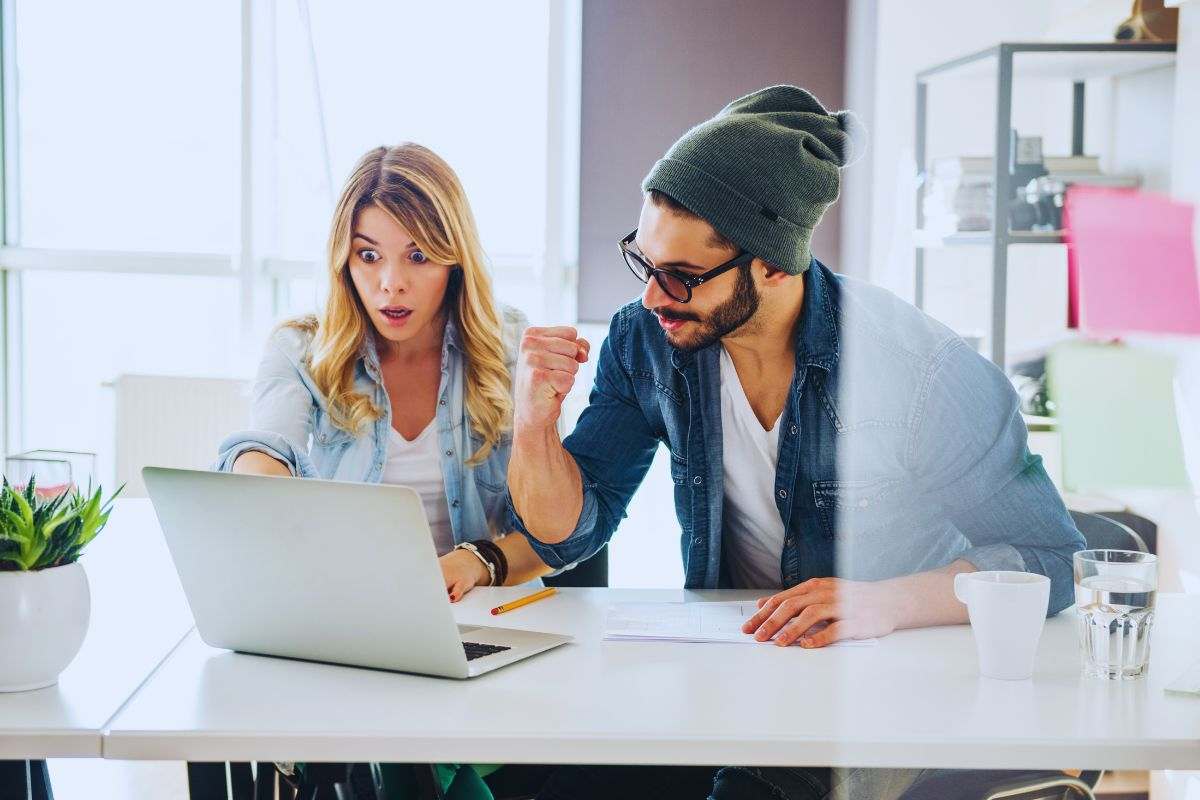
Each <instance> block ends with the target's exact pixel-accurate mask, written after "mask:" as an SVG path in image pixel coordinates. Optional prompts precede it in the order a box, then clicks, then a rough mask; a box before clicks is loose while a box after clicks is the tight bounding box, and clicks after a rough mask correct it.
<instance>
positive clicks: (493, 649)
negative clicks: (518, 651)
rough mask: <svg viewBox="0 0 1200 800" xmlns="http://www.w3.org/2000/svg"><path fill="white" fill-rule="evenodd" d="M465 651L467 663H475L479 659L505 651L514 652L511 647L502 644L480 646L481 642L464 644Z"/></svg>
mask: <svg viewBox="0 0 1200 800" xmlns="http://www.w3.org/2000/svg"><path fill="white" fill-rule="evenodd" d="M463 650H465V651H466V652H467V661H474V660H475V659H477V658H483V657H484V656H490V655H494V654H496V653H503V652H504V651H505V650H512V648H511V647H505V646H504V645H502V644H480V643H479V642H463Z"/></svg>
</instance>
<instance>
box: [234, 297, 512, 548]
mask: <svg viewBox="0 0 1200 800" xmlns="http://www.w3.org/2000/svg"><path fill="white" fill-rule="evenodd" d="M499 310H500V314H501V323H502V332H501V333H502V338H503V341H504V351H505V361H506V363H507V365H508V370H509V374H510V375H513V374H515V369H516V360H517V350H518V347H519V343H520V339H521V334H522V333H523V332H524V330H525V327H526V325H527V323H526V320H525V316H524V315H523V314H522V313H521V312H519V311H517V310H515V309H511V308H505V307H501V309H499ZM311 338H312V337H311V336H310V335H309V334H308V333H305V332H304V331H302V330H298V329H296V328H290V327H283V328H280V329H279V330H278V331H276V332H275V334H274V335H273V336H272V337H271V339H270V341H269V342H268V343H267V348H266V352H265V353H264V355H263V359H262V363H261V364H260V365H259V369H258V375H257V377H256V378H255V381H254V390H253V392H254V397H253V406H252V411H251V423H250V429H249V430H243V431H237V432H236V433H232V434H230V435H229V436H227V437H226V438H225V440H224V441H223V442H221V445H220V456H219V458H218V461H217V464H216V469H219V470H224V471H228V470H230V469H232V467H233V462H234V461H235V460H237V457H238V456H240V455H241V454H242V453H244V452H246V451H247V450H261V451H262V452H264V453H267V454H268V455H270V456H272V457H274V458H277V459H279V460H280V461H282V462H284V463H285V464H287V465H288V468H289V469H290V470H291V471H292V474H293V475H296V476H298V477H301V478H326V479H330V480H339V481H354V482H360V483H379V482H380V480H381V479H382V477H383V467H384V464H385V462H386V461H387V447H388V437H389V436H390V433H391V427H392V405H391V402H390V400H389V399H388V395H387V391H386V390H385V389H384V386H383V380H382V378H381V377H380V372H379V356H378V354H377V353H376V351H375V344H374V337H371V336H368V337H366V340H365V342H364V344H363V348H362V353H361V357H360V358H359V360H358V362H357V363H356V365H355V368H354V369H355V373H354V375H355V377H354V387H355V389H356V390H357V391H360V392H363V393H364V394H366V395H367V396H368V397H370V398H371V399H372V401H374V403H375V405H376V406H377V407H378V408H380V409H382V410H383V412H384V413H383V414H382V415H381V416H380V418H379V419H377V420H375V421H374V422H373V423H371V424H370V425H369V426H367V428H366V429H365V430H364V431H363V432H361V433H360V434H358V435H354V434H351V433H348V432H346V431H344V430H342V429H341V428H338V427H336V426H335V425H334V424H333V420H332V419H331V418H330V416H329V409H328V401H327V400H326V398H325V396H324V395H323V394H322V393H321V391H320V389H318V388H317V387H316V384H314V383H313V380H312V376H311V375H309V372H308V352H309V346H310V344H311ZM465 362H466V355H465V353H464V351H463V347H462V342H461V339H460V335H459V332H458V328H457V326H456V325H455V324H454V321H453V319H451V320H449V321H447V323H446V332H445V334H444V335H443V337H442V377H441V381H440V384H439V386H438V405H437V411H436V414H435V419H436V425H437V435H438V445H439V450H440V452H441V453H442V458H441V466H442V478H443V480H444V481H445V484H446V504H447V505H448V506H449V509H450V527H451V530H452V531H453V533H454V541H455V543H460V542H464V541H470V540H472V539H479V538H484V537H486V536H488V535H489V533H492V534H495V533H499V532H503V531H507V530H511V529H510V528H507V527H505V526H506V525H507V524H508V522H509V515H508V510H507V507H506V505H505V495H506V492H507V473H508V459H509V455H510V453H511V451H512V435H511V434H509V433H506V434H504V436H503V437H502V438H501V441H500V442H499V443H498V444H497V445H496V446H495V447H494V448H492V451H491V453H489V454H488V457H487V458H486V459H485V460H484V461H483V462H482V463H480V464H477V465H475V466H473V467H471V466H467V465H466V464H465V463H464V462H465V461H466V459H468V458H469V457H470V456H471V454H472V453H474V452H475V450H476V449H477V448H478V447H479V445H480V439H479V438H478V437H477V436H476V435H475V433H474V432H473V431H472V430H471V426H470V424H469V420H468V417H467V412H466V407H465V404H464V402H463V397H464V390H465V384H464V379H465V366H464V365H465Z"/></svg>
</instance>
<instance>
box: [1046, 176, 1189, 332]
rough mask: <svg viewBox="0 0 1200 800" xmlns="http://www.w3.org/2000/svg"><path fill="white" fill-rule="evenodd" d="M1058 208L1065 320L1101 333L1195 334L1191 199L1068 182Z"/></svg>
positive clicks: (1084, 329)
mask: <svg viewBox="0 0 1200 800" xmlns="http://www.w3.org/2000/svg"><path fill="white" fill-rule="evenodd" d="M1063 212H1064V213H1063V227H1064V228H1065V229H1066V238H1067V294H1068V309H1067V319H1068V324H1069V325H1071V326H1072V327H1078V328H1079V329H1080V330H1082V331H1083V332H1084V333H1089V334H1095V335H1100V336H1119V335H1121V334H1123V333H1133V332H1144V333H1168V334H1184V335H1200V277H1198V276H1197V267H1196V253H1195V247H1194V245H1193V242H1192V220H1193V218H1194V215H1195V209H1194V208H1193V207H1192V206H1191V205H1190V204H1188V203H1181V202H1178V201H1175V200H1172V199H1170V198H1169V197H1165V196H1163V195H1157V194H1151V193H1148V192H1140V191H1133V190H1128V189H1105V188H1100V187H1095V186H1072V187H1071V188H1070V189H1068V190H1067V197H1066V201H1065V206H1064V208H1063Z"/></svg>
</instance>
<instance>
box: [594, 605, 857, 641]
mask: <svg viewBox="0 0 1200 800" xmlns="http://www.w3.org/2000/svg"><path fill="white" fill-rule="evenodd" d="M756 611H758V606H757V604H756V603H755V602H754V601H753V600H742V601H732V602H724V603H614V604H613V605H611V606H609V607H608V613H607V614H606V615H605V620H604V638H605V639H608V640H612V641H627V642H628V641H637V642H727V643H739V644H764V642H757V641H755V639H754V635H753V634H750V633H742V623H744V622H745V621H746V620H748V619H750V617H752V616H754V613H755V612H756ZM877 642H878V640H877V639H848V640H846V641H843V642H837V643H836V644H837V645H842V646H858V647H862V646H869V645H873V644H876V643H877Z"/></svg>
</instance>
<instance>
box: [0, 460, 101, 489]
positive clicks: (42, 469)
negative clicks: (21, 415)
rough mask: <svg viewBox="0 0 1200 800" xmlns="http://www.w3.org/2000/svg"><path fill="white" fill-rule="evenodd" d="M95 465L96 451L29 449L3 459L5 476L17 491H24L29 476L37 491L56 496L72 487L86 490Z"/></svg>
mask: <svg viewBox="0 0 1200 800" xmlns="http://www.w3.org/2000/svg"><path fill="white" fill-rule="evenodd" d="M95 465H96V454H95V453H81V452H75V451H71V450H28V451H26V452H24V453H17V454H16V455H12V456H8V457H7V458H6V459H5V460H4V477H5V478H7V479H8V482H9V483H10V484H11V485H12V486H13V488H14V489H18V490H20V491H24V490H25V487H26V486H28V485H29V481H30V480H31V479H32V480H33V481H34V491H35V492H37V494H39V495H41V496H42V497H55V496H57V495H59V494H62V493H63V492H67V491H70V490H71V489H76V488H78V489H81V490H86V489H87V487H88V486H89V485H90V484H91V482H92V477H93V475H94V473H95V469H96V467H95Z"/></svg>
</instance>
